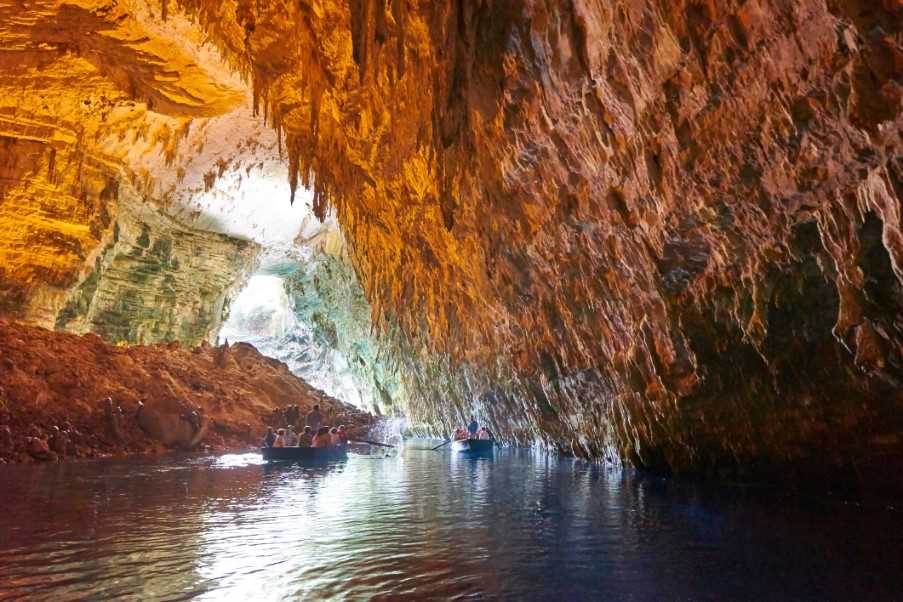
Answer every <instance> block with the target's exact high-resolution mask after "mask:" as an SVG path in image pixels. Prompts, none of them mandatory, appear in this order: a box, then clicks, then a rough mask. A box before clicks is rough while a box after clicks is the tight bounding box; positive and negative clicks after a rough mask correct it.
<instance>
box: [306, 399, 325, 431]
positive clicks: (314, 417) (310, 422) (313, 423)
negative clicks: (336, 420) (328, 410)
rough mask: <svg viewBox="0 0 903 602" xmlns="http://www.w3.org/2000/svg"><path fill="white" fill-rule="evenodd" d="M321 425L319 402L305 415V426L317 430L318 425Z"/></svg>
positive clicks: (321, 416)
mask: <svg viewBox="0 0 903 602" xmlns="http://www.w3.org/2000/svg"><path fill="white" fill-rule="evenodd" d="M322 425H323V415H322V414H320V404H317V405H315V406H314V409H312V410H311V411H310V414H308V415H307V426H309V427H310V430H312V431H313V432H315V433H316V432H317V431H319V430H320V427H321V426H322Z"/></svg>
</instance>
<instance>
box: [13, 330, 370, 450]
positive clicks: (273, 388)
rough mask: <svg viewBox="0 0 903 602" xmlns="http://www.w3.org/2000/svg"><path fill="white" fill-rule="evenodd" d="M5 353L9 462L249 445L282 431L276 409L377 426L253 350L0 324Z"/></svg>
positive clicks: (355, 429) (358, 428) (360, 430)
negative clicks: (127, 342)
mask: <svg viewBox="0 0 903 602" xmlns="http://www.w3.org/2000/svg"><path fill="white" fill-rule="evenodd" d="M0 353H2V360H0V383H2V384H0V387H2V388H0V461H2V462H28V461H57V460H63V459H74V458H98V457H104V456H110V455H122V454H128V453H162V452H164V451H167V450H170V449H183V450H184V449H211V450H229V449H239V448H241V449H243V448H247V447H252V446H256V445H258V444H259V442H260V440H261V438H262V436H263V433H264V432H265V428H266V426H268V425H272V426H284V425H285V424H278V423H273V422H271V421H272V420H273V418H274V411H281V410H282V409H283V408H286V407H290V406H291V407H295V406H297V408H298V410H296V412H297V413H299V414H301V415H306V413H307V412H308V411H309V410H310V409H311V407H312V406H313V404H315V403H318V404H320V406H321V409H322V411H323V414H324V418H325V419H326V421H327V422H326V423H327V424H331V423H332V421H336V422H335V423H336V424H338V421H339V420H341V421H342V424H346V425H347V426H348V427H350V429H351V431H352V434H353V435H356V434H361V435H362V434H364V433H366V431H367V430H368V429H369V426H370V424H371V421H372V417H371V416H370V415H369V414H365V413H362V412H359V411H358V410H356V409H355V408H353V407H352V406H349V405H347V404H344V403H342V402H340V401H338V400H335V399H332V398H330V397H328V396H325V395H323V393H322V392H320V391H318V390H316V389H313V388H312V387H310V386H309V385H308V384H307V383H305V382H304V381H302V380H300V379H299V378H297V377H295V376H294V375H293V374H291V373H290V372H289V371H288V368H287V367H286V366H285V364H282V363H281V362H278V361H276V360H273V359H270V358H267V357H264V356H262V355H260V354H259V353H258V352H257V351H256V350H255V349H254V348H253V347H252V346H250V345H247V344H236V345H234V346H231V347H226V346H220V347H212V346H210V345H203V346H201V347H195V348H185V347H182V346H181V345H179V344H177V343H174V344H168V345H151V346H141V345H134V346H114V345H111V344H109V343H106V342H104V341H103V340H102V339H100V338H99V337H98V336H96V335H86V336H75V335H70V334H63V333H56V332H50V331H47V330H44V329H41V328H36V327H33V326H26V325H22V324H18V323H15V322H10V321H7V320H2V321H0ZM277 413H278V416H279V417H280V418H284V417H285V414H284V412H282V413H279V412H277Z"/></svg>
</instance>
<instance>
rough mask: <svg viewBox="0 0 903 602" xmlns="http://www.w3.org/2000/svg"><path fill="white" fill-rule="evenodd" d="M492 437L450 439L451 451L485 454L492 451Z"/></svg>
mask: <svg viewBox="0 0 903 602" xmlns="http://www.w3.org/2000/svg"><path fill="white" fill-rule="evenodd" d="M492 443H493V441H492V439H459V440H458V441H452V451H456V452H461V453H465V454H487V453H489V452H491V451H492Z"/></svg>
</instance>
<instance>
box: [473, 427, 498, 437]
mask: <svg viewBox="0 0 903 602" xmlns="http://www.w3.org/2000/svg"><path fill="white" fill-rule="evenodd" d="M477 439H495V437H494V436H493V435H492V431H490V430H489V429H488V428H486V427H485V426H484V427H482V428H480V430H478V431H477Z"/></svg>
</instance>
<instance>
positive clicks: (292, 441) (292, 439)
mask: <svg viewBox="0 0 903 602" xmlns="http://www.w3.org/2000/svg"><path fill="white" fill-rule="evenodd" d="M297 445H298V435H297V434H295V429H293V428H292V426H291V425H289V426H287V427H285V446H286V447H295V446H297Z"/></svg>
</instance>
